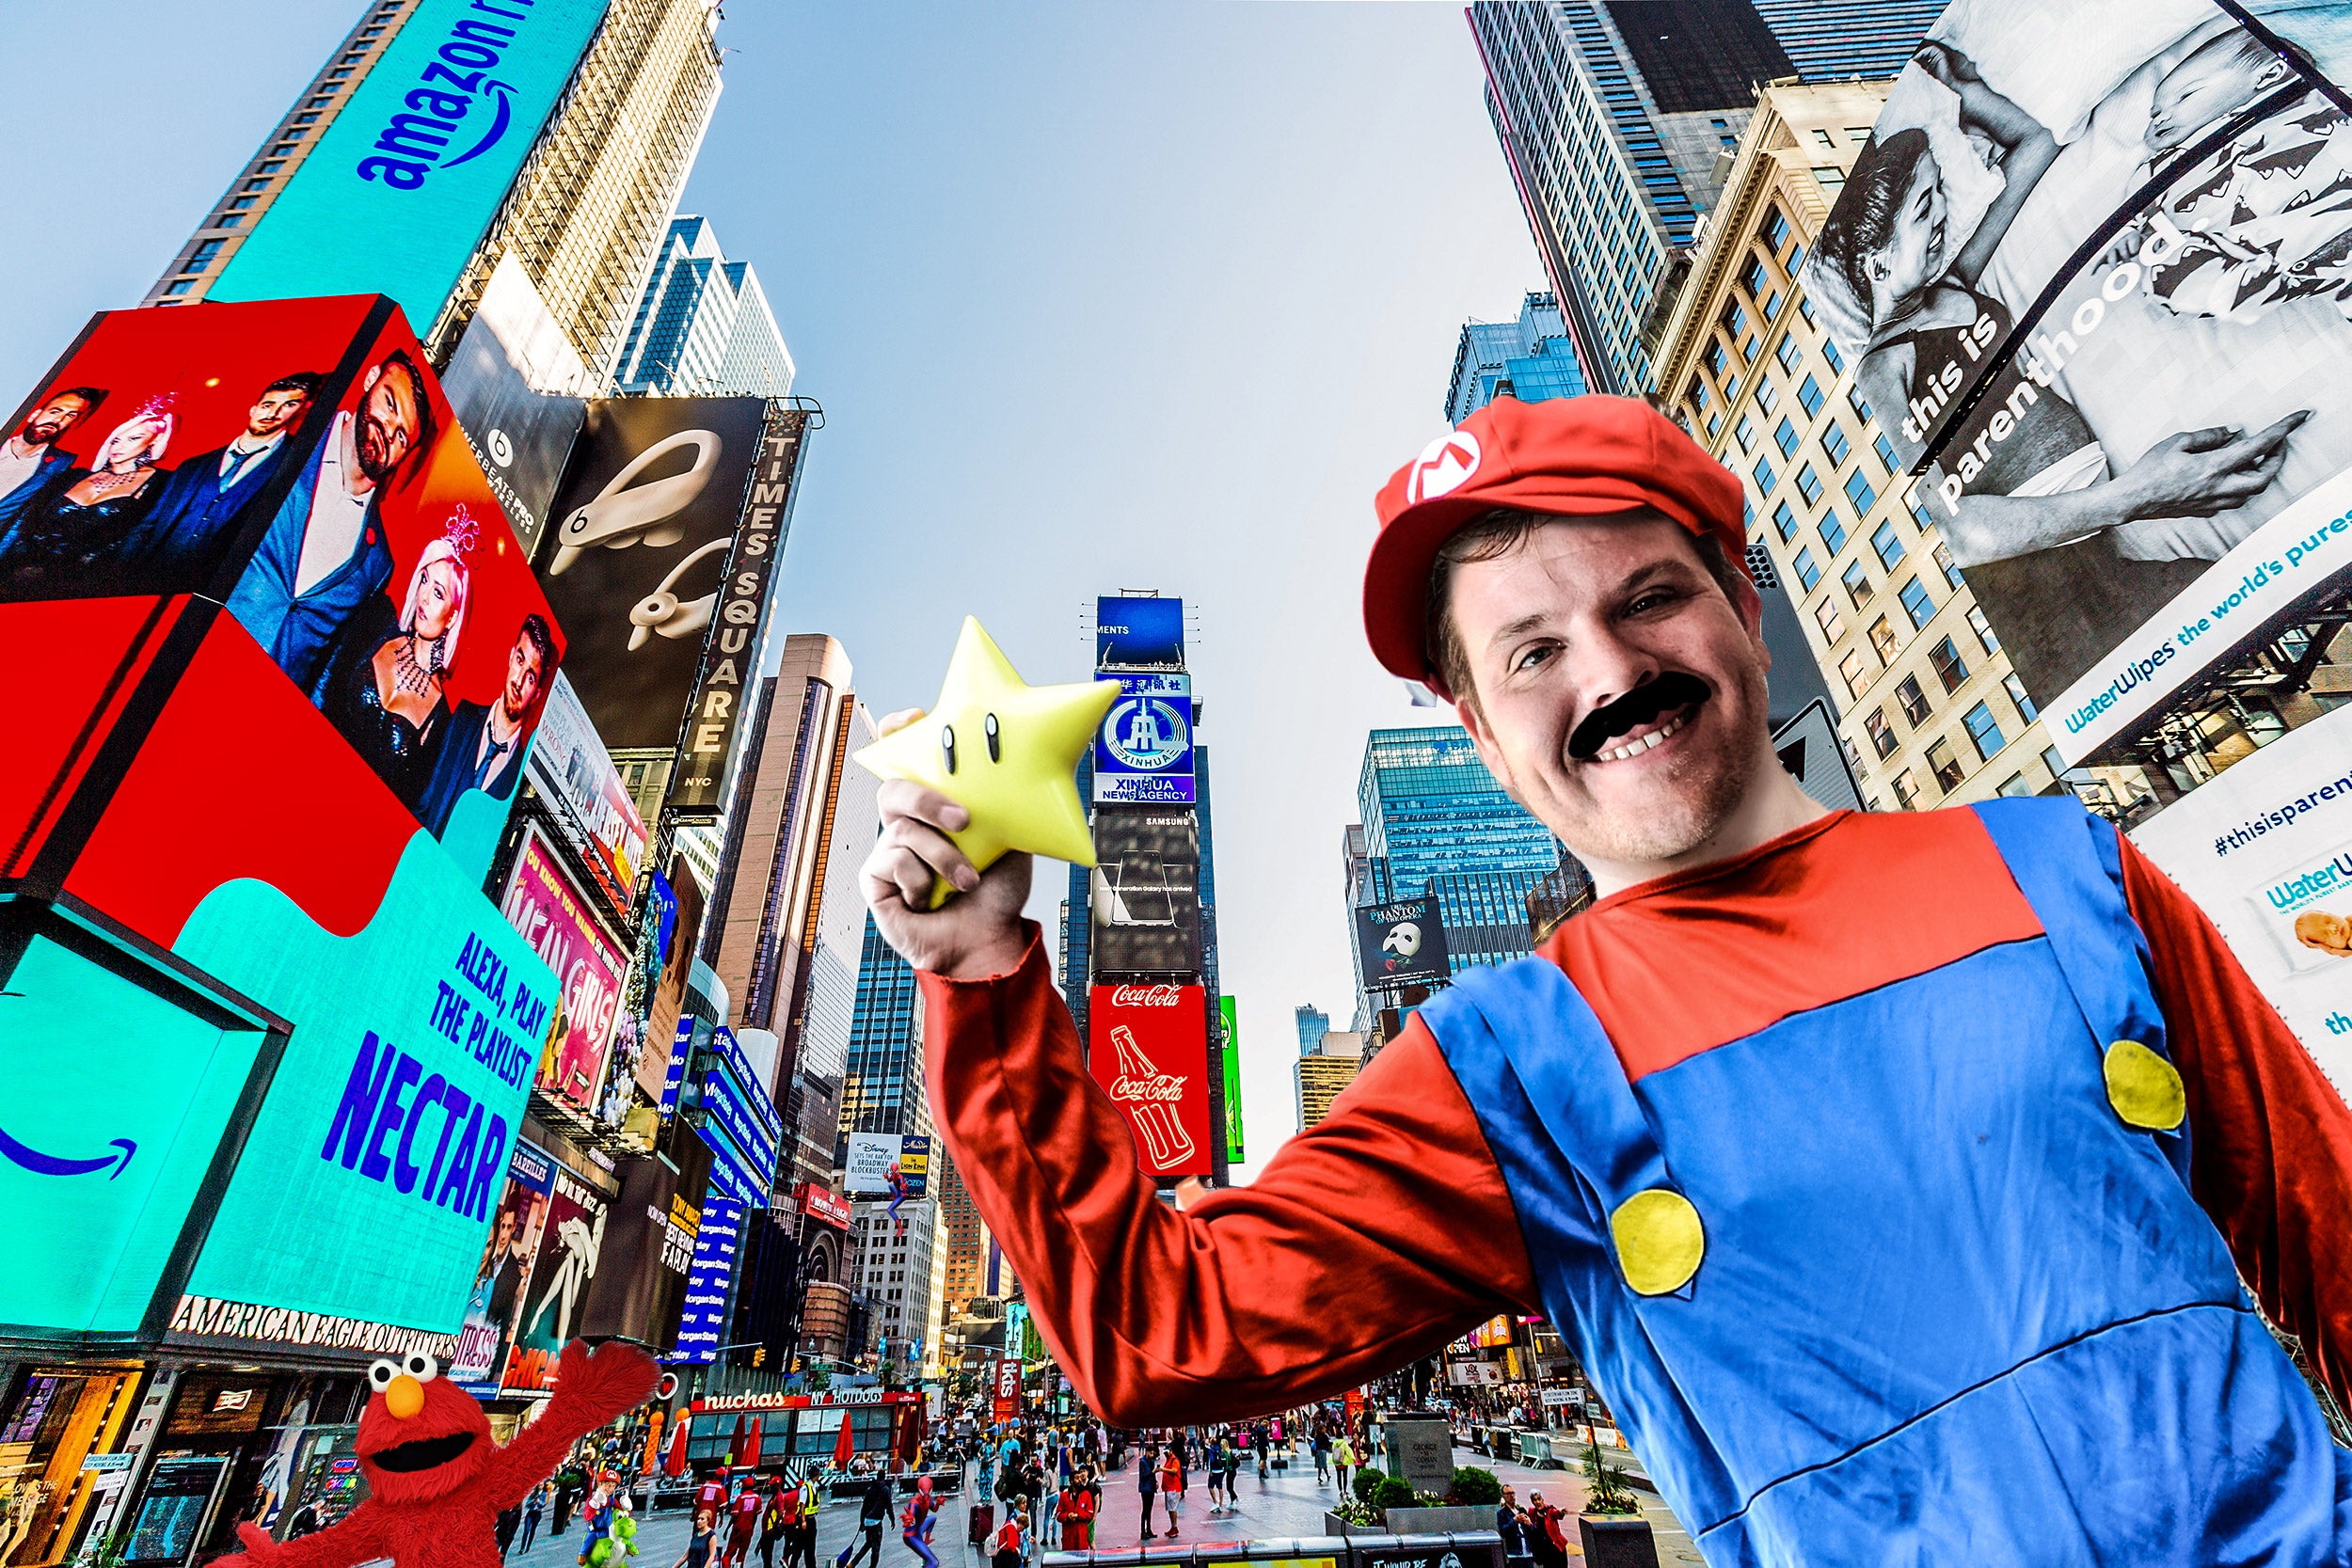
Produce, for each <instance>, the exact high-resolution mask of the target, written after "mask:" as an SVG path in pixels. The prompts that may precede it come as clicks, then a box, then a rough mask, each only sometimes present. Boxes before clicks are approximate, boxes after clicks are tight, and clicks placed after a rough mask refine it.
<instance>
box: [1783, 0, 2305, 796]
mask: <svg viewBox="0 0 2352 1568" xmlns="http://www.w3.org/2000/svg"><path fill="white" fill-rule="evenodd" d="M1929 39H1930V41H1929V43H1928V44H1927V45H1926V46H1925V47H1924V48H1922V49H1921V50H1920V51H1919V52H1918V54H1917V55H1915V57H1914V59H1913V61H1912V63H1911V64H1910V65H1908V66H1906V67H1905V69H1904V71H1903V72H1902V74H1901V75H1900V76H1899V78H1898V79H1897V80H1896V82H1895V85H1894V87H1893V89H1892V91H1891V93H1890V94H1889V96H1888V98H1887V101H1886V104H1885V107H1884V109H1883V112H1882V113H1881V114H1880V116H1879V119H1878V122H1877V126H1876V128H1875V130H1874V132H1873V134H1872V135H1871V138H1870V140H1869V142H1868V143H1867V145H1866V146H1865V147H1864V148H1863V150H1862V151H1861V153H1860V155H1859V156H1858V157H1857V159H1856V161H1855V164H1854V166H1853V168H1852V170H1851V172H1850V173H1849V174H1848V176H1847V178H1846V181H1845V183H1844V186H1843V188H1842V189H1841V190H1840V192H1839V193H1838V197H1837V199H1836V204H1835V205H1834V206H1833V207H1832V209H1831V211H1830V214H1829V216H1828V219H1827V221H1826V223H1825V224H1824V226H1823V228H1822V230H1821V232H1820V238H1819V241H1818V243H1817V244H1816V245H1815V246H1814V250H1813V254H1812V257H1811V258H1810V260H1809V261H1807V262H1806V264H1805V266H1804V271H1803V273H1802V275H1801V282H1802V284H1803V287H1804V290H1805V293H1806V294H1807V296H1808V298H1809V299H1810V300H1811V301H1812V303H1813V304H1814V306H1815V307H1816V309H1818V310H1819V311H1820V314H1821V315H1822V316H1823V317H1824V319H1825V321H1826V322H1827V324H1828V326H1829V329H1830V331H1831V332H1832V334H1833V335H1834V336H1835V337H1836V338H1837V339H1838V341H1839V342H1840V344H1841V346H1843V347H1844V348H1846V349H1847V350H1848V351H1849V353H1850V354H1851V356H1852V357H1853V358H1854V359H1855V361H1856V365H1855V372H1854V373H1855V389H1856V391H1857V392H1858V393H1859V394H1860V396H1861V397H1862V398H1863V399H1864V400H1865V401H1867V404H1869V406H1870V407H1871V408H1872V409H1874V410H1875V411H1876V414H1877V420H1878V423H1879V424H1880V425H1881V426H1882V427H1883V430H1884V432H1885V434H1886V436H1887V437H1888V438H1889V439H1890V440H1891V441H1892V442H1893V443H1894V446H1895V450H1896V451H1897V452H1898V453H1899V456H1900V458H1901V461H1902V463H1903V464H1904V465H1906V466H1907V467H1910V468H1911V469H1912V470H1913V471H1914V472H1915V473H1917V474H1918V476H1919V477H1918V479H1917V480H1916V481H1915V482H1914V481H1913V480H1911V479H1910V478H1908V477H1906V476H1898V482H1899V483H1903V484H1905V485H1906V486H1910V487H1911V488H1910V491H1909V494H1910V496H1911V499H1913V500H1914V501H1915V503H1916V504H1918V505H1920V506H1923V507H1924V508H1925V509H1926V511H1927V513H1928V515H1930V516H1931V518H1932V520H1933V521H1934V523H1935V525H1936V528H1937V529H1938V530H1939V531H1940V532H1941V534H1942V537H1943V540H1944V542H1945V544H1946V545H1947V546H1948V548H1949V550H1950V554H1951V557H1952V559H1953V561H1954V562H1957V564H1958V565H1959V567H1960V569H1961V571H1962V573H1963V577H1964V578H1965V579H1966V580H1967V582H1968V585H1969V587H1970V588H1971V589H1972V590H1973V591H1974V593H1975V594H1976V596H1977V599H1978V601H1979V603H1980V604H1981V605H1982V606H1983V608H1984V610H1985V613H1986V614H1987V616H1989V617H1990V619H1991V621H1992V624H1993V626H1994V630H1995V632H1996V633H1997V635H1998V638H1999V642H2000V646H2001V648H2002V650H2003V651H2004V652H2005V653H2006V654H2007V655H2008V656H2009V657H2010V661H2011V662H2012V663H2013V664H2014V666H2015V668H2016V670H2017V673H2018V674H2019V675H2020V676H2021V677H2022V678H2023V680H2024V681H2025V684H2026V688H2027V689H2028V690H2029V691H2030V692H2031V693H2032V695H2033V697H2034V699H2035V702H2036V703H2037V704H2038V705H2039V706H2040V707H2041V708H2042V710H2043V711H2044V714H2045V716H2046V717H2047V719H2048V721H2049V728H2050V732H2051V739H2052V741H2053V742H2054V743H2055V745H2056V747H2057V749H2058V752H2059V754H2060V755H2061V757H2062V758H2063V759H2064V760H2066V761H2067V762H2069V763H2074V762H2078V761H2081V760H2084V759H2086V758H2091V757H2094V756H2096V755H2097V754H2099V753H2100V752H2101V750H2102V748H2103V747H2107V746H2108V745H2109V743H2110V742H2116V741H2120V740H2127V739H2129V738H2130V737H2131V736H2133V735H2134V734H2135V733H2137V730H2138V729H2141V728H2144V727H2145V725H2146V723H2147V722H2148V721H2151V720H2152V719H2153V716H2154V715H2156V714H2157V713H2158V712H2160V710H2161V709H2162V707H2163V705H2164V704H2165V701H2166V699H2167V698H2168V697H2169V696H2170V695H2171V694H2172V693H2173V692H2175V691H2177V690H2178V689H2180V688H2182V687H2183V686H2184V685H2185V684H2186V683H2188V682H2189V681H2191V680H2193V679H2195V678H2196V677H2197V676H2199V675H2200V674H2201V673H2204V672H2206V671H2209V670H2211V669H2213V668H2214V667H2215V666H2216V665H2217V664H2221V663H2225V662H2227V661H2230V660H2232V659H2233V658H2234V657H2239V656H2241V655H2242V653H2243V652H2244V651H2245V650H2246V649H2248V648H2249V647H2250V646H2253V645H2255V644H2257V643H2259V642H2260V641H2261V640H2262V639H2263V638H2265V637H2266V636H2268V635H2270V632H2269V631H2268V630H2266V629H2265V624H2266V623H2270V622H2273V621H2274V620H2275V619H2276V618H2278V617H2280V616H2281V615H2282V614H2284V613H2286V612H2288V611H2289V610H2291V609H2292V607H2294V606H2295V605H2296V603H2297V602H2298V601H2303V600H2306V599H2308V598H2310V597H2311V596H2312V595H2313V594H2317V593H2320V592H2323V591H2331V590H2333V589H2335V588H2338V587H2340V586H2341V585H2342V584H2343V582H2344V580H2345V575H2346V573H2347V571H2348V570H2352V526H2348V522H2347V520H2348V519H2352V473H2347V471H2346V470H2347V468H2352V404H2347V403H2346V402H2345V401H2344V399H2342V398H2341V397H2339V396H2337V395H2336V389H2337V386H2338V383H2339V381H2340V379H2341V367H2342V366H2343V364H2344V362H2345V359H2346V356H2352V320H2347V319H2346V316H2345V313H2344V300H2345V299H2346V297H2347V296H2352V269H2348V268H2347V262H2346V257H2347V256H2352V213H2347V212H2345V211H2344V210H2343V204H2342V203H2341V201H2340V200H2339V199H2337V198H2338V194H2339V193H2338V191H2337V184H2338V182H2339V180H2340V170H2341V168H2342V166H2344V161H2345V160H2346V158H2347V156H2352V123H2348V122H2347V116H2346V115H2345V114H2344V111H2343V110H2342V109H2340V108H2339V107H2337V105H2336V104H2335V103H2333V102H2332V101H2331V100H2330V99H2329V98H2328V96H2327V95H2326V94H2325V93H2323V92H2322V91H2320V90H2319V88H2318V87H2317V86H2316V85H2315V84H2314V83H2313V82H2312V80H2310V79H2307V78H2306V77H2304V76H2303V75H2301V74H2300V73H2299V70H2300V68H2299V67H2298V65H2297V64H2296V62H2295V61H2293V60H2291V59H2289V58H2287V57H2284V56H2282V55H2278V54H2275V53H2273V52H2272V51H2271V50H2270V49H2269V48H2268V47H2266V46H2265V44H2264V43H2263V41H2262V40H2259V39H2258V38H2256V37H2254V36H2253V35H2251V34H2249V33H2248V32H2247V31H2246V30H2244V29H2243V28H2241V27H2239V26H2238V25H2237V24H2235V23H2234V22H2233V20H2232V19H2231V17H2230V16H2229V15H2228V14H2227V13H2226V12H2225V11H2223V10H2222V9H2220V8H2217V7H2215V6H2213V5H2210V4H2208V3H2206V0H2076V3H2074V4H2069V5H2052V4H2047V3H2042V0H1958V3H1956V4H1954V5H1952V6H1950V7H1949V8H1947V9H1946V10H1945V12H1944V13H1943V16H1942V17H1941V18H1940V19H1939V20H1938V21H1937V23H1936V24H1935V26H1934V28H1933V29H1932V30H1931V32H1930V34H1929Z"/></svg>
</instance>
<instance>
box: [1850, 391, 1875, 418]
mask: <svg viewBox="0 0 2352 1568" xmlns="http://www.w3.org/2000/svg"><path fill="white" fill-rule="evenodd" d="M1846 401H1847V403H1849V404H1851V405H1852V406H1853V411H1854V417H1855V418H1857V419H1859V420H1862V422H1863V423H1865V424H1868V423H1869V422H1870V400H1869V399H1868V398H1866V397H1864V396H1863V395H1862V388H1860V387H1858V386H1857V387H1849V388H1846Z"/></svg>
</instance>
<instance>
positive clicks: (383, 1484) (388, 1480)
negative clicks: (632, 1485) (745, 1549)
mask: <svg viewBox="0 0 2352 1568" xmlns="http://www.w3.org/2000/svg"><path fill="white" fill-rule="evenodd" d="M659 1378H660V1368H659V1367H657V1366H656V1365H655V1364H654V1359H653V1357H652V1356H650V1355H647V1354H645V1353H644V1351H641V1350H638V1349H637V1348H635V1347H634V1346H631V1345H624V1344H617V1343H615V1344H608V1345H605V1346H603V1347H601V1348H600V1349H597V1350H595V1351H591V1350H590V1349H589V1348H588V1346H587V1344H586V1343H585V1342H584V1341H582V1340H579V1339H575V1340H573V1341H572V1342H571V1343H570V1344H568V1345H566V1346H564V1354H563V1355H562V1356H561V1357H560V1358H559V1359H558V1360H557V1362H556V1364H555V1392H554V1393H553V1394H552V1395H551V1396H549V1398H548V1402H547V1406H546V1408H545V1409H543V1410H541V1411H540V1413H539V1418H538V1419H536V1420H534V1421H532V1423H531V1424H530V1425H528V1426H526V1427H524V1428H523V1429H522V1431H521V1432H519V1433H516V1436H515V1440H514V1441H513V1442H511V1443H507V1444H505V1445H503V1446H501V1444H499V1443H498V1442H497V1441H496V1440H494V1439H493V1438H492V1437H491V1435H490V1422H489V1418H487V1417H485V1415H483V1413H482V1406H481V1405H479V1404H477V1403H475V1402H473V1401H472V1400H470V1399H469V1398H467V1397H466V1395H464V1394H463V1393H460V1392H459V1391H458V1389H457V1386H456V1385H455V1384H453V1383H451V1382H449V1381H447V1380H446V1379H444V1378H442V1377H441V1376H440V1369H439V1368H438V1367H437V1365H436V1364H435V1362H434V1360H433V1358H432V1357H431V1356H429V1355H407V1356H404V1357H402V1358H401V1359H399V1360H398V1361H378V1362H376V1363H375V1364H374V1365H373V1367H371V1368H370V1369H369V1373H368V1380H369V1382H370V1383H372V1384H373V1386H374V1392H373V1393H372V1394H370V1395H369V1396H368V1404H367V1409H366V1411H365V1412H364V1413H363V1414H362V1415H361V1416H360V1418H359V1436H358V1459H359V1473H360V1474H361V1475H362V1476H364V1477H366V1478H367V1482H368V1499H367V1501H365V1502H363V1503H361V1504H360V1505H359V1506H358V1507H357V1508H355V1509H353V1510H352V1511H351V1512H350V1513H348V1514H346V1515H344V1517H343V1518H342V1519H341V1520H340V1521H338V1522H337V1523H336V1524H334V1525H332V1526H330V1527H328V1528H326V1529H323V1530H320V1531H319V1532H318V1533H317V1534H315V1535H306V1536H304V1537H303V1538H302V1539H301V1540H299V1541H288V1542H285V1543H283V1544H280V1543H278V1542H276V1541H272V1540H271V1539H270V1538H269V1533H268V1532H267V1531H266V1530H264V1529H262V1528H261V1527H260V1526H258V1525H253V1524H244V1525H239V1526H238V1527H237V1539H238V1540H239V1541H240V1542H242V1543H243V1544H244V1546H245V1550H244V1551H243V1552H242V1553H238V1554H235V1555H232V1556H230V1557H224V1558H221V1559H219V1560H217V1561H216V1562H215V1564H214V1565H213V1568H354V1565H355V1564H358V1563H361V1562H368V1561H372V1560H375V1559H377V1558H389V1559H391V1560H392V1562H393V1564H394V1568H499V1561H500V1558H499V1549H498V1542H497V1539H496V1538H495V1535H494V1533H493V1531H494V1529H495V1528H496V1526H497V1522H498V1516H499V1514H500V1513H501V1511H502V1510H505V1509H509V1508H512V1507H514V1506H515V1505H516V1504H517V1503H519V1502H521V1501H522V1500H523V1498H525V1497H529V1496H530V1495H531V1491H532V1488H533V1487H535V1486H537V1485H538V1484H539V1483H540V1482H541V1481H545V1480H547V1479H548V1476H550V1475H552V1474H553V1473H554V1471H555V1467H556V1465H558V1464H560V1463H561V1462H562V1461H563V1458H564V1455H565V1454H566V1453H568V1452H570V1451H571V1448H572V1445H573V1444H574V1443H577V1442H579V1441H580V1439H581V1438H582V1437H585V1436H586V1435H587V1434H588V1433H592V1432H594V1431H596V1429H597V1428H598V1427H600V1426H603V1425H604V1424H605V1423H606V1422H608V1421H610V1420H612V1419H613V1418H615V1417H617V1416H621V1415H624V1414H626V1413H627V1412H628V1411H629V1410H630V1409H632V1408H634V1407H635V1406H637V1405H638V1404H640V1403H643V1402H644V1401H645V1400H646V1399H647V1398H648V1397H650V1396H651V1394H652V1393H653V1388H654V1384H655V1382H656V1381H657V1380H658V1379H659Z"/></svg>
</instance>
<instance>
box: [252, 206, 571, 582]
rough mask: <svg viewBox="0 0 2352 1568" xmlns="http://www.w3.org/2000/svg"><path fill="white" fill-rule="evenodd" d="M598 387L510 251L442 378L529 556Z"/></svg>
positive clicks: (492, 275) (543, 528) (494, 272)
mask: <svg viewBox="0 0 2352 1568" xmlns="http://www.w3.org/2000/svg"><path fill="white" fill-rule="evenodd" d="M262 221H263V222H264V223H266V222H268V219H267V218H266V217H264V218H263V219H262ZM594 385H595V378H594V377H593V376H591V375H590V374H589V372H588V369H587V367H586V366H585V365H583V364H581V363H580V355H579V353H578V351H576V350H575V349H574V348H573V347H572V343H571V340H570V339H568V338H566V337H564V329H563V328H562V327H561V326H559V325H556V321H555V318H554V317H553V316H552V315H550V314H548V307H547V302H546V301H545V300H543V299H541V298H540V296H539V291H538V290H537V289H535V288H533V287H532V282H531V278H530V277H529V276H528V275H527V274H526V273H524V271H523V267H522V263H521V262H520V261H516V258H515V253H514V252H513V251H511V250H510V251H508V252H507V253H506V254H505V255H504V256H502V257H501V258H500V259H499V264H498V265H497V267H495V268H494V269H492V271H491V273H490V281H489V283H488V285H487V286H486V287H485V288H484V289H483V291H482V303H481V304H479V305H477V306H475V307H474V312H473V320H472V321H470V322H469V323H467V324H466V331H465V334H464V336H462V337H460V338H459V339H458V340H457V348H456V351H455V352H454V353H453V354H452V355H451V356H450V361H449V368H448V369H446V370H444V371H443V372H441V390H442V391H444V392H446V393H448V394H449V405H450V407H451V408H453V409H454V410H455V411H456V414H457V422H458V424H459V425H460V426H461V427H462V428H463V429H464V431H465V433H466V439H467V441H468V442H469V443H470V444H471V446H472V447H473V455H474V461H475V462H477V463H479V464H481V465H482V471H483V473H484V474H485V475H487V476H488V478H489V481H490V488H491V490H492V491H493V492H495V493H496V494H497V496H498V499H499V504H500V505H501V506H502V507H504V508H505V509H506V520H507V521H508V522H509V523H512V524H513V525H514V528H515V536H516V538H518V539H520V540H521V541H522V545H523V553H524V554H525V555H526V556H528V555H529V554H531V553H532V551H533V550H535V549H537V548H538V546H539V536H540V535H541V534H542V533H544V532H545V531H547V524H548V508H549V507H551V506H553V505H554V504H555V487H556V486H557V485H558V484H560V483H563V480H564V462H565V460H566V459H568V458H569V457H570V456H571V454H572V443H573V442H574V441H576V440H578V439H579V438H580V425H581V424H582V423H584V422H585V421H586V420H587V418H588V404H587V399H586V393H587V392H588V390H589V389H590V388H592V387H593V386H594Z"/></svg>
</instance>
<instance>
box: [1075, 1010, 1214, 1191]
mask: <svg viewBox="0 0 2352 1568" xmlns="http://www.w3.org/2000/svg"><path fill="white" fill-rule="evenodd" d="M1208 1020H1209V1015H1208V992H1207V991H1206V990H1203V989H1202V988H1201V987H1200V986H1176V985H1127V986H1094V987H1092V988H1090V989H1089V992H1088V1003H1087V1031H1088V1037H1089V1049H1088V1052H1087V1065H1088V1068H1089V1070H1091V1071H1092V1072H1093V1074H1094V1081H1095V1082H1096V1083H1098V1084H1100V1085H1103V1090H1104V1093H1106V1094H1108V1095H1109V1096H1110V1097H1111V1102H1112V1103H1113V1104H1115V1105H1117V1106H1118V1107H1119V1112H1120V1115H1121V1116H1123V1117H1126V1118H1127V1126H1128V1129H1129V1130H1130V1131H1131V1132H1134V1133H1135V1138H1136V1164H1137V1165H1138V1166H1140V1167H1141V1168H1142V1170H1143V1171H1144V1172H1145V1173H1146V1174H1147V1175H1151V1176H1206V1175H1208V1174H1209V1173H1210V1169H1211V1165H1210V1162H1211V1160H1212V1159H1213V1158H1214V1152H1213V1146H1212V1143H1211V1133H1210V1126H1209V1022H1208Z"/></svg>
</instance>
